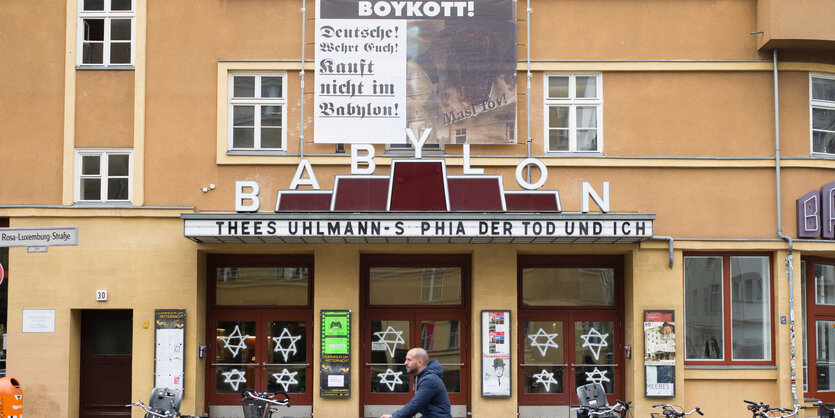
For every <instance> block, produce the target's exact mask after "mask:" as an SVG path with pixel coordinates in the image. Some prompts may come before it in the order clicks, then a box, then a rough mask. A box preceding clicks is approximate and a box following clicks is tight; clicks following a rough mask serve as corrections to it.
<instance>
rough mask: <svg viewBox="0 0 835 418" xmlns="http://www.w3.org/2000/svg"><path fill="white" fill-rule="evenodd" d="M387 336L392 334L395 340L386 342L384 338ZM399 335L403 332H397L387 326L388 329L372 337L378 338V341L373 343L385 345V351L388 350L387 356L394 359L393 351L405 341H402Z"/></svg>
mask: <svg viewBox="0 0 835 418" xmlns="http://www.w3.org/2000/svg"><path fill="white" fill-rule="evenodd" d="M389 334H394V335H395V339H394V340H387V339H386V338H387V337H388V335H389ZM401 334H403V331H398V330H396V329H394V328H392V327H391V326H389V327H388V328H386V330H385V331H377V332H375V333H374V336H375V337H377V338H379V340H377V341H375V342H378V343H383V344H385V345H386V350H388V352H389V355H391V357H394V350H396V349H397V345H398V344H405V343H406V341H404V340H403V337H402V336H401Z"/></svg>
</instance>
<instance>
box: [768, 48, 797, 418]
mask: <svg viewBox="0 0 835 418" xmlns="http://www.w3.org/2000/svg"><path fill="white" fill-rule="evenodd" d="M772 58H773V67H774V170H775V174H776V176H775V181H776V189H777V236H778V237H780V239H782V240H784V241H786V243H788V244H789V254H788V255H787V256H786V276H788V279H789V351H790V357H789V359H790V360H789V364H790V365H791V383H792V402H793V406H797V405H798V402H797V360H796V357H795V351H796V343H795V334H794V274H793V273H794V268H793V264H792V262H793V254H792V253H793V244H794V241H793V240H792V238H791V237H790V236H788V235H785V234H783V222H782V221H783V210H782V206H781V202H780V197H781V193H780V105H779V98H780V96H779V88H778V81H779V77H778V74H777V49H776V48H775V49H774V50H773V51H772Z"/></svg>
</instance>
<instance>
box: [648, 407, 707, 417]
mask: <svg viewBox="0 0 835 418" xmlns="http://www.w3.org/2000/svg"><path fill="white" fill-rule="evenodd" d="M652 407H653V408H663V409H664V410H665V411H670V412H671V413H669V414H668V413H666V412H665V415H673V416H677V417H683V416H685V415H690V414H693V413H698V414H699V415H704V412H702V410H701V408H699V407H698V406H697V407H695V408H693V409H691V410H690V412H684V409H683V408H682V410H681V411H679V410H678V409H677V407H676V406H675V405H670V404H658V405H653V406H652Z"/></svg>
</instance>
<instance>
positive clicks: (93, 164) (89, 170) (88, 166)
mask: <svg viewBox="0 0 835 418" xmlns="http://www.w3.org/2000/svg"><path fill="white" fill-rule="evenodd" d="M99 158H101V157H99V156H98V155H84V156H82V157H81V174H83V175H86V176H97V175H99V174H101V173H100V170H101V163H100V161H101V160H99Z"/></svg>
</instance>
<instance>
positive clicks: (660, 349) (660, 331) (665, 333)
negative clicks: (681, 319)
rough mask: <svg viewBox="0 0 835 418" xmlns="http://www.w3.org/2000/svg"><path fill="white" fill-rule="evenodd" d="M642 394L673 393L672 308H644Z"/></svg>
mask: <svg viewBox="0 0 835 418" xmlns="http://www.w3.org/2000/svg"><path fill="white" fill-rule="evenodd" d="M644 378H645V382H646V383H645V396H646V397H648V398H653V397H655V398H668V397H674V396H675V395H676V321H675V311H671V310H657V311H644Z"/></svg>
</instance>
